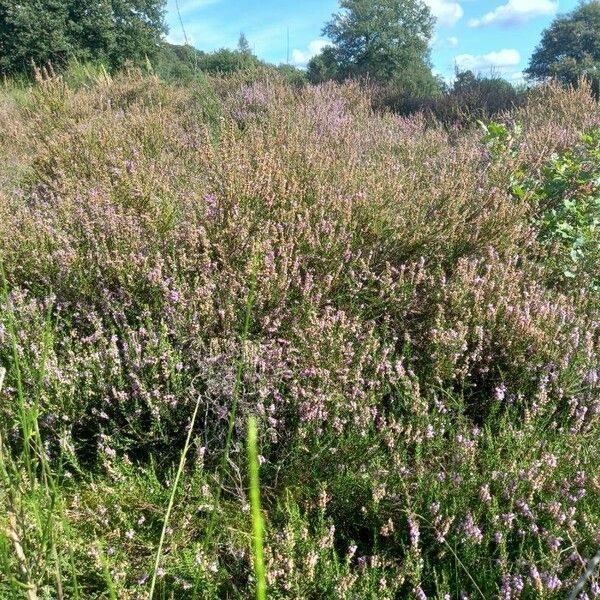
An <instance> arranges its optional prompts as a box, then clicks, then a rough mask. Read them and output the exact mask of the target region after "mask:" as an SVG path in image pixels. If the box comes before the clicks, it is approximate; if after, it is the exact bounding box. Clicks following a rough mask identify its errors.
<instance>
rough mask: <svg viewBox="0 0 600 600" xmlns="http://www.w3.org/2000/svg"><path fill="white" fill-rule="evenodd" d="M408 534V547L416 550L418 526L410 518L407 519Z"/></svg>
mask: <svg viewBox="0 0 600 600" xmlns="http://www.w3.org/2000/svg"><path fill="white" fill-rule="evenodd" d="M408 533H409V536H410V545H411V546H412V547H413V548H416V547H417V546H418V545H419V537H420V535H421V534H420V532H419V524H418V523H417V522H416V521H415V520H414V519H413V518H412V517H408Z"/></svg>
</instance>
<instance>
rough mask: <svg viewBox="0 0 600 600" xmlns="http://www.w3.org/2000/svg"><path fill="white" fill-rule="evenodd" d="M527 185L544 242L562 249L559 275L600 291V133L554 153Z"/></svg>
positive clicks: (558, 258)
mask: <svg viewBox="0 0 600 600" xmlns="http://www.w3.org/2000/svg"><path fill="white" fill-rule="evenodd" d="M528 187H529V191H530V193H531V194H532V198H533V199H534V201H536V202H537V203H538V205H539V210H538V216H537V217H536V219H535V221H534V223H535V225H536V227H537V228H538V230H539V236H540V240H541V241H542V242H543V243H544V244H548V245H550V246H553V247H556V248H557V249H558V253H557V255H556V257H555V261H556V264H555V269H556V270H557V272H558V273H559V274H560V275H562V276H563V277H565V278H577V280H579V281H580V282H581V283H583V284H587V285H588V286H591V287H592V288H593V289H596V290H598V289H600V129H598V130H595V131H592V132H590V133H589V134H586V135H584V136H582V138H581V143H580V144H579V145H578V146H576V147H574V148H569V149H567V150H565V151H563V152H560V153H558V154H556V155H554V156H553V157H552V159H551V160H550V162H549V163H548V164H547V165H545V166H544V168H543V169H542V172H541V176H540V178H539V179H537V180H534V181H530V182H529V185H528Z"/></svg>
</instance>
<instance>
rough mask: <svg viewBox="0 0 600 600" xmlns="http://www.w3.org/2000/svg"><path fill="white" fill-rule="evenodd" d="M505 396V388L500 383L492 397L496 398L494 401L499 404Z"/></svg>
mask: <svg viewBox="0 0 600 600" xmlns="http://www.w3.org/2000/svg"><path fill="white" fill-rule="evenodd" d="M505 395H506V386H505V385H504V384H503V383H501V384H500V385H499V386H498V387H497V388H496V389H495V390H494V396H495V397H496V400H498V401H499V402H502V400H504V397H505Z"/></svg>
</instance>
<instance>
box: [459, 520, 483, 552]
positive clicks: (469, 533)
mask: <svg viewBox="0 0 600 600" xmlns="http://www.w3.org/2000/svg"><path fill="white" fill-rule="evenodd" d="M462 530H463V533H464V534H465V538H466V539H467V540H470V541H472V542H474V543H475V544H480V543H481V542H482V541H483V534H482V533H481V529H479V527H477V525H476V524H475V520H474V519H473V515H472V514H471V513H470V512H468V513H467V516H466V517H465V520H464V522H463V525H462Z"/></svg>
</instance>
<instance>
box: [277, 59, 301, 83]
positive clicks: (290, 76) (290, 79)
mask: <svg viewBox="0 0 600 600" xmlns="http://www.w3.org/2000/svg"><path fill="white" fill-rule="evenodd" d="M275 69H276V70H277V72H278V73H279V74H280V75H281V76H282V78H283V80H284V81H285V82H287V83H289V84H291V85H294V86H302V85H304V84H306V83H308V81H309V80H308V77H307V73H306V71H304V70H303V69H299V68H298V67H294V66H293V65H285V64H282V65H277V67H275Z"/></svg>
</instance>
